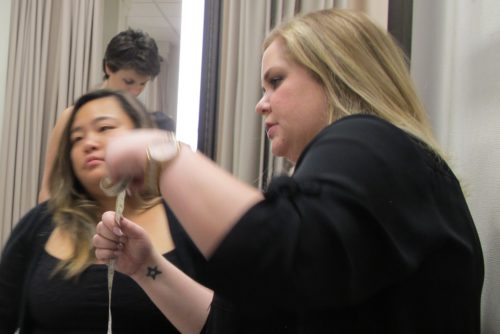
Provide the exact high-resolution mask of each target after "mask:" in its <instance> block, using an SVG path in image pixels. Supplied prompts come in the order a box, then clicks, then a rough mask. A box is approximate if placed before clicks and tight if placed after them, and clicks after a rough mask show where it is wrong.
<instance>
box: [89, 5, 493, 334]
mask: <svg viewBox="0 0 500 334" xmlns="http://www.w3.org/2000/svg"><path fill="white" fill-rule="evenodd" d="M261 78H262V87H263V96H262V98H261V100H260V101H259V102H258V103H257V107H256V111H257V113H258V114H260V115H262V117H263V118H264V123H265V127H266V129H265V130H266V133H267V136H268V138H269V139H270V141H271V148H272V152H273V154H274V155H276V156H282V157H286V158H287V159H288V160H290V161H291V162H293V163H294V164H295V168H294V173H293V175H292V176H290V177H289V176H281V177H277V178H275V179H274V180H273V181H272V182H271V183H270V185H269V188H268V189H267V190H266V191H265V192H264V193H261V192H260V191H259V190H257V189H253V188H252V187H250V186H248V185H246V184H244V183H242V182H239V181H238V180H237V179H235V178H233V177H232V176H230V175H228V174H227V173H225V172H224V171H223V170H222V169H221V168H219V167H218V166H216V165H215V164H214V163H212V162H211V161H209V160H208V159H206V158H204V157H203V156H202V155H201V154H198V153H195V152H192V151H190V150H189V149H188V148H187V147H185V146H182V145H181V146H180V149H179V150H176V149H175V147H177V146H176V143H175V140H171V139H169V137H168V136H166V135H165V134H162V133H160V132H154V131H136V132H135V133H132V134H128V135H126V136H123V137H120V139H117V140H115V141H113V142H112V143H111V144H110V147H111V148H112V149H110V150H108V153H107V158H106V162H107V164H108V166H109V168H110V172H111V173H112V175H113V176H114V177H115V178H121V177H125V176H129V177H130V176H132V177H135V178H136V180H137V183H140V180H141V178H142V177H143V174H144V170H145V166H147V165H148V164H151V163H153V164H158V165H159V166H160V167H161V169H162V174H161V179H160V183H159V185H160V188H161V191H162V194H163V197H164V198H165V199H166V201H167V203H169V205H171V207H172V208H173V210H174V211H175V212H176V214H177V215H178V217H179V219H180V221H181V223H182V224H183V226H184V227H185V228H186V230H187V232H188V233H189V235H190V236H191V237H192V238H193V240H194V241H195V243H196V244H197V245H198V246H199V247H200V249H201V251H202V252H203V254H204V255H205V256H206V257H208V258H209V266H210V269H211V271H210V272H211V277H210V279H211V281H212V287H213V288H214V290H215V291H216V292H220V293H221V294H222V295H224V296H226V297H228V298H229V299H230V300H231V301H232V302H234V305H235V306H234V308H233V310H234V311H235V312H236V314H237V317H236V318H235V319H237V321H236V322H237V324H236V327H235V328H233V329H232V332H233V333H304V334H305V333H351V334H353V333H363V334H366V333H384V334H401V333H405V334H409V333H440V334H444V333H448V334H457V333H474V334H479V333H480V298H481V289H482V284H483V278H484V267H483V257H482V251H481V245H480V241H479V238H478V235H477V232H476V228H475V225H474V222H473V220H472V217H471V215H470V212H469V209H468V207H467V203H466V201H465V198H464V195H463V192H462V189H461V186H460V183H459V182H458V180H457V178H456V177H455V175H454V174H453V172H452V171H451V169H450V168H449V166H448V164H447V162H446V160H445V157H444V155H443V153H442V151H441V149H440V148H439V146H438V144H437V143H436V140H435V139H434V137H433V135H432V131H431V127H430V125H429V122H428V120H427V116H426V113H425V111H424V110H423V108H422V105H421V103H420V102H419V100H418V98H417V95H416V93H415V90H414V88H413V85H412V82H411V79H410V75H409V73H408V68H407V64H406V62H405V60H404V57H403V53H402V52H401V50H400V49H399V48H398V47H397V46H396V43H395V42H394V41H393V39H392V38H391V37H390V36H389V35H388V34H387V33H386V32H385V31H384V30H382V29H381V28H379V27H378V26H376V25H375V24H374V23H372V22H371V21H370V20H369V19H368V18H367V17H366V16H364V15H363V14H361V13H354V12H349V11H343V10H324V11H319V12H315V13H311V14H308V15H306V16H303V17H299V18H296V19H293V20H291V21H289V22H288V23H285V24H284V25H282V26H280V27H278V28H276V29H275V30H274V31H272V32H271V33H270V35H269V37H267V39H266V40H265V42H264V52H263V56H262V74H261ZM116 228H117V226H116V225H115V224H114V222H113V220H112V219H110V217H106V216H104V217H103V221H102V223H99V225H98V226H97V233H98V235H97V236H96V237H95V239H94V244H95V245H96V248H97V249H96V254H97V257H98V258H99V259H102V260H104V259H108V258H110V257H117V259H118V260H117V261H119V262H120V261H121V262H120V265H122V266H123V265H124V264H125V263H127V258H126V254H129V253H132V252H135V251H137V248H136V247H134V245H132V244H129V243H128V242H127V240H126V239H125V238H123V237H122V238H120V237H119V236H118V235H119V234H120V233H125V235H127V233H128V230H129V228H128V226H127V227H126V229H124V230H116ZM113 229H114V231H115V232H119V233H118V234H117V233H114V232H113ZM144 237H145V238H146V236H144ZM153 253H154V252H153ZM144 260H145V261H147V258H146V259H144ZM158 267H159V268H162V267H163V264H158ZM119 270H120V267H119ZM150 284H151V282H145V283H144V285H141V286H143V288H145V287H147V286H149V285H150ZM155 298H156V300H158V299H160V297H159V296H158V295H155ZM224 312H225V310H224V309H223V308H220V307H217V305H212V308H211V315H210V316H209V323H210V321H212V322H211V324H212V325H213V327H212V328H216V327H217V326H216V325H217V319H218V318H219V317H220V316H221V315H222V314H224ZM224 329H226V328H225V327H224V326H223V324H221V326H220V327H219V328H218V331H217V330H215V331H214V333H217V332H224Z"/></svg>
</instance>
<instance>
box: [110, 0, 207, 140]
mask: <svg viewBox="0 0 500 334" xmlns="http://www.w3.org/2000/svg"><path fill="white" fill-rule="evenodd" d="M121 6H122V12H123V13H125V15H124V17H120V18H119V19H118V20H119V21H120V20H123V22H122V23H123V24H121V23H120V22H118V25H119V26H123V28H127V27H131V28H134V29H141V30H143V31H145V32H147V33H148V34H149V35H150V36H151V37H153V38H154V39H155V41H156V43H157V45H158V48H159V51H160V54H161V56H162V57H163V59H164V61H163V64H162V68H161V72H160V74H159V75H158V77H157V78H156V79H155V80H154V82H153V83H151V84H149V85H148V87H147V88H146V90H145V91H144V93H143V94H141V96H140V98H141V99H142V101H143V102H144V103H145V104H146V106H147V107H148V108H149V109H150V110H152V111H161V112H163V113H165V114H167V115H168V116H170V117H171V118H173V119H174V121H175V122H176V125H177V126H176V132H177V136H178V138H179V139H180V140H181V141H183V142H185V143H187V144H189V145H190V146H191V147H192V148H193V149H196V147H197V137H198V114H199V90H200V89H199V87H200V75H201V54H202V43H203V40H202V37H203V11H204V6H203V1H200V0H130V2H129V3H128V4H126V5H125V6H124V5H123V3H122V4H121ZM181 22H184V23H181ZM105 40H109V38H107V39H105ZM177 110H182V113H178V112H177Z"/></svg>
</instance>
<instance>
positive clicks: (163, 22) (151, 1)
mask: <svg viewBox="0 0 500 334" xmlns="http://www.w3.org/2000/svg"><path fill="white" fill-rule="evenodd" d="M181 3H182V0H132V1H131V3H130V10H129V14H128V16H127V25H128V26H129V27H132V28H140V29H142V30H144V31H145V32H147V33H148V34H149V35H150V36H151V37H153V38H154V39H155V41H156V43H157V44H158V48H159V49H160V53H162V54H163V55H165V54H168V50H169V48H170V46H171V45H179V43H180V31H181Z"/></svg>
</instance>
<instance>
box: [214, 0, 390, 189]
mask: <svg viewBox="0 0 500 334" xmlns="http://www.w3.org/2000/svg"><path fill="white" fill-rule="evenodd" d="M373 3H374V1H369V0H350V1H348V0H343V1H339V0H255V1H225V2H224V5H223V20H222V33H221V62H220V64H221V72H220V85H219V87H220V92H219V97H218V101H219V114H218V124H217V156H216V162H217V163H218V164H219V165H221V166H222V167H223V168H225V169H226V170H228V171H229V172H231V173H232V174H233V175H235V176H237V177H238V178H240V179H241V180H243V181H245V182H247V183H250V184H252V185H254V186H258V187H261V188H265V186H266V182H267V180H268V179H269V178H270V177H272V176H273V175H275V174H280V173H287V172H289V170H290V169H291V165H290V164H289V163H288V162H287V161H286V160H285V159H282V158H274V157H272V155H271V153H270V151H269V145H268V143H267V139H266V135H265V133H264V130H263V129H264V127H263V125H262V120H261V118H260V116H258V115H257V114H256V113H255V104H256V103H257V101H258V100H259V99H260V96H261V88H260V86H261V84H260V58H261V43H262V41H263V39H264V37H265V35H266V33H267V32H269V31H270V30H271V29H272V27H274V26H275V25H276V24H279V23H280V22H282V21H283V20H286V19H288V18H291V17H293V16H294V15H296V14H299V13H306V12H310V11H315V10H319V9H325V8H333V7H339V8H350V9H355V10H360V11H364V12H367V13H368V14H369V15H372V16H373V17H374V18H375V20H377V21H378V22H379V23H381V24H384V23H383V22H384V20H385V26H387V11H388V0H379V1H377V2H376V4H377V5H374V4H373Z"/></svg>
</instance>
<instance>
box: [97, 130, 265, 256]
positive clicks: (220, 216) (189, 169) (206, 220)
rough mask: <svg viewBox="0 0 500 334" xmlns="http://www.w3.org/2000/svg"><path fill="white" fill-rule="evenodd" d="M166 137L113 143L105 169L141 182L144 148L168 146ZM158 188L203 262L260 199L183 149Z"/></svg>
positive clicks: (141, 133)
mask: <svg viewBox="0 0 500 334" xmlns="http://www.w3.org/2000/svg"><path fill="white" fill-rule="evenodd" d="M166 137H168V136H167V133H166V132H165V131H161V130H135V131H133V132H132V133H130V134H127V135H125V136H120V137H114V138H112V140H111V141H110V142H109V143H108V149H107V153H106V163H107V164H108V167H109V171H110V173H111V175H112V176H113V178H115V179H117V178H121V177H126V176H132V177H135V178H136V179H137V180H143V179H144V178H143V176H144V171H145V169H147V156H146V150H147V148H148V146H150V145H151V144H152V143H158V142H163V143H165V145H170V144H168V142H166V141H165V138H166ZM172 145H174V144H172ZM159 183H160V189H161V192H162V195H163V198H164V199H165V200H166V201H167V202H168V204H169V206H170V207H171V208H172V209H173V211H174V212H175V214H176V216H177V217H178V218H179V221H180V222H181V224H182V225H183V227H184V229H185V230H186V231H187V232H188V234H189V235H190V237H191V238H192V239H193V241H194V242H195V243H196V245H197V246H198V247H199V249H200V250H201V252H202V253H203V254H204V255H205V256H206V257H209V256H210V255H211V254H212V253H213V252H214V251H215V249H216V248H217V246H218V245H219V243H220V242H221V240H222V239H223V238H224V236H225V235H226V234H227V233H228V232H229V230H230V229H231V228H232V227H233V226H234V224H235V223H236V222H237V221H238V220H239V218H240V217H241V216H242V215H243V214H244V213H245V212H246V211H247V210H248V209H249V208H250V207H252V206H253V205H255V204H256V203H258V202H259V201H261V200H262V199H263V195H262V193H261V192H260V191H259V190H258V189H256V188H253V187H251V186H250V185H248V184H246V183H244V182H242V181H239V180H238V179H236V178H235V177H233V176H232V175H231V174H229V173H228V172H226V171H225V170H223V169H222V168H220V167H219V166H217V165H216V164H215V163H214V162H212V161H211V160H210V159H208V158H207V157H205V156H203V155H202V154H201V153H197V152H193V151H192V150H190V149H189V148H188V147H187V146H184V145H181V149H180V152H179V153H178V155H177V156H176V157H174V158H173V160H171V161H170V162H169V163H168V165H167V166H166V167H165V168H164V169H163V170H162V173H161V177H160V181H159Z"/></svg>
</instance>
